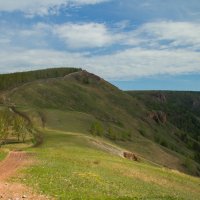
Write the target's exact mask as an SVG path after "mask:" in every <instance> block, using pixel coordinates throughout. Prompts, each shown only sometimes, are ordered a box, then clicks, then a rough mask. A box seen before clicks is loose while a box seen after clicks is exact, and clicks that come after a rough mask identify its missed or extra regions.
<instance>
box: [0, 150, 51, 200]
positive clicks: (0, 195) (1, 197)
mask: <svg viewBox="0 0 200 200" xmlns="http://www.w3.org/2000/svg"><path fill="white" fill-rule="evenodd" d="M30 162H31V156H30V155H29V154H27V153H26V152H20V151H18V152H17V151H16V152H11V153H9V155H8V156H7V158H6V159H5V160H4V161H2V162H0V200H8V199H10V200H20V199H27V200H33V199H34V200H47V199H50V198H48V197H46V196H43V195H38V194H36V193H35V192H33V190H32V189H31V188H28V187H26V186H24V185H22V184H20V183H12V182H7V179H9V178H11V177H12V176H14V175H16V174H17V170H18V169H20V168H21V167H24V166H25V165H27V164H29V163H30Z"/></svg>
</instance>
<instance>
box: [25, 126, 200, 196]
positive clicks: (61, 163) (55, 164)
mask: <svg viewBox="0 0 200 200" xmlns="http://www.w3.org/2000/svg"><path fill="white" fill-rule="evenodd" d="M43 132H44V135H45V143H44V144H43V145H42V146H40V147H39V148H34V149H30V151H32V152H35V153H37V160H38V162H37V165H35V166H32V167H31V168H29V169H27V170H26V171H25V172H26V173H25V174H26V176H25V177H23V182H24V183H25V184H28V185H30V186H32V187H34V188H36V189H39V190H40V191H42V192H43V193H46V194H49V195H51V196H53V197H55V198H56V199H106V200H107V199H148V200H149V199H169V200H172V199H186V200H188V199H194V200H197V199H198V198H199V193H200V188H199V184H200V180H199V179H198V178H194V177H190V176H187V175H184V174H181V173H179V172H177V171H173V170H167V169H164V168H159V167H153V166H152V165H149V164H145V163H143V162H140V163H137V162H133V161H128V160H125V159H123V158H120V157H118V156H114V155H111V154H108V153H106V152H103V151H101V150H99V149H98V148H97V147H95V145H94V144H93V143H92V142H91V138H90V137H87V136H85V135H83V134H77V133H71V132H63V131H59V130H48V129H46V130H43ZM95 140H98V138H96V139H95Z"/></svg>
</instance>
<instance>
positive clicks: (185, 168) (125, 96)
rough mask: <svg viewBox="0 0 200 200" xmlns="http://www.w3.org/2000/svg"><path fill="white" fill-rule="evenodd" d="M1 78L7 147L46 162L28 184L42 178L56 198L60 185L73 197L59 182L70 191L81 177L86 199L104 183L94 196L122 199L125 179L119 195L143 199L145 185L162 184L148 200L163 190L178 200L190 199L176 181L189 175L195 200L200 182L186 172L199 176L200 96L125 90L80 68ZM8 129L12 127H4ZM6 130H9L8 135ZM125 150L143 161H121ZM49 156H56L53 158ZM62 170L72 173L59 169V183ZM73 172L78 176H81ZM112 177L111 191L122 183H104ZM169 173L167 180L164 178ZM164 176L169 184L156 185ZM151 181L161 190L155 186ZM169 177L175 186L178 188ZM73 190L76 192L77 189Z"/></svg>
mask: <svg viewBox="0 0 200 200" xmlns="http://www.w3.org/2000/svg"><path fill="white" fill-rule="evenodd" d="M38 74H39V76H38ZM1 77H4V78H3V79H1ZM19 77H21V78H19ZM2 80H3V82H4V86H2V87H1V88H0V89H1V90H0V102H1V107H0V112H1V114H0V116H1V121H2V122H4V124H5V126H1V127H0V134H1V140H2V141H3V143H2V147H3V148H4V147H5V148H11V149H13V148H14V149H16V148H17V149H19V148H22V149H24V148H25V149H26V150H28V151H31V152H34V153H36V154H37V155H38V159H39V160H41V165H39V166H34V167H32V168H30V169H28V172H29V175H27V178H28V180H31V181H29V183H26V184H28V185H29V184H32V185H34V184H35V183H36V182H37V184H38V187H39V189H40V190H42V191H43V192H44V193H47V194H50V195H52V192H51V191H54V190H55V193H56V194H57V195H59V194H60V193H62V195H63V196H62V195H61V197H62V198H63V199H65V197H66V195H69V192H70V191H68V194H67V193H66V191H65V190H63V189H62V187H61V188H60V187H59V183H60V184H61V185H66V187H70V188H71V184H72V183H73V184H75V186H74V187H76V186H77V187H81V186H80V185H79V184H78V183H77V181H79V182H82V181H83V182H82V184H84V183H86V185H87V187H86V188H85V190H84V188H83V189H82V190H81V192H82V194H83V196H85V197H86V196H87V195H89V193H88V192H89V191H90V192H91V189H92V188H93V185H94V184H97V183H98V184H97V186H98V187H99V188H98V187H97V188H96V189H95V191H96V193H95V192H94V193H93V192H91V194H90V195H92V194H93V195H95V194H96V195H97V196H99V197H102V198H105V199H108V198H107V197H109V195H110V199H112V198H113V199H116V198H115V197H116V195H117V191H118V189H117V188H116V187H117V184H119V183H120V181H122V180H123V181H122V182H123V183H125V182H127V186H125V187H123V191H121V195H120V196H118V197H119V198H122V197H125V196H126V195H125V194H126V193H127V196H128V197H130V198H131V197H138V198H141V197H142V192H141V189H142V188H143V187H144V188H145V187H152V188H150V189H149V191H150V190H151V191H153V190H155V191H156V187H159V188H160V190H161V193H160V194H156V192H155V193H154V192H153V193H152V194H151V193H150V192H148V191H146V193H145V194H143V195H144V197H145V198H147V197H148V196H149V195H150V196H151V195H152V198H160V197H161V196H162V192H163V195H164V197H166V198H164V199H175V196H177V195H178V196H179V197H180V198H185V197H184V195H185V193H184V192H182V193H181V190H182V189H183V188H184V189H185V188H186V187H187V186H186V185H179V183H178V182H179V181H181V180H182V179H187V180H188V181H189V182H190V184H191V185H192V186H191V187H193V189H192V190H193V191H194V192H193V193H192V195H191V196H193V197H194V198H193V197H191V199H195V197H196V195H197V194H198V192H199V190H198V189H197V185H198V184H199V182H198V179H196V178H192V177H190V176H187V175H184V174H182V173H181V172H183V173H187V174H190V175H193V176H199V175H200V160H199V152H200V151H199V147H200V135H199V130H200V128H199V127H200V121H199V119H200V103H199V102H200V93H190V92H188V93H187V92H183V93H178V92H160V91H154V92H134V91H131V92H130V91H129V92H126V91H121V90H120V89H118V88H117V87H115V86H113V85H112V84H110V83H109V82H107V81H105V80H104V79H102V78H100V77H98V76H97V75H94V74H91V73H89V72H87V71H84V70H81V69H74V68H70V69H67V68H66V69H65V68H60V69H48V70H40V71H36V72H34V71H33V72H26V73H17V74H8V75H1V76H0V82H1V81H2ZM6 81H8V84H7V83H6ZM5 127H10V129H9V130H7V131H6V128H5ZM5 131H6V132H7V133H8V134H3V133H5ZM25 133H26V134H25ZM16 143H17V144H16ZM32 145H35V146H38V147H37V148H32V147H31V146H32ZM124 152H132V155H134V156H135V157H136V158H137V159H136V160H137V161H129V160H126V159H124V158H122V157H123V155H124ZM47 154H48V155H49V156H50V155H51V156H50V157H49V158H48V156H47ZM65 161H66V162H67V164H66V166H65ZM109 163H110V164H111V166H113V167H116V168H114V171H115V170H116V171H115V173H119V174H120V175H119V179H117V174H115V173H114V171H113V173H112V172H111V171H110V170H111V168H109V166H110V164H109ZM49 165H50V166H51V168H48V166H49ZM111 166H110V167H111ZM66 167H68V168H69V169H66ZM88 167H89V168H90V170H91V171H88V169H87V168H88ZM163 167H165V168H166V169H164V168H163ZM43 168H44V169H45V170H47V171H44V170H43ZM61 168H65V169H66V173H65V172H59V173H58V174H57V176H59V178H58V180H54V179H53V177H54V176H55V174H56V173H57V170H58V169H61ZM108 168H109V170H108ZM74 169H75V170H74ZM100 169H101V171H102V173H100V171H99V170H100ZM133 169H134V170H136V172H135V173H134V172H133ZM173 170H176V171H173ZM125 171H129V175H128V174H126V175H125V174H124V173H125ZM178 171H179V172H178ZM127 173H128V172H127ZM72 174H75V176H76V177H78V178H77V179H76V180H75V178H74V177H73V176H72ZM131 174H132V175H131ZM142 174H143V175H142ZM106 176H107V177H109V179H107V184H108V188H110V187H111V185H112V183H111V182H113V181H114V180H116V183H115V184H116V185H115V184H114V185H113V187H112V189H106V185H104V184H106V183H104V181H105V180H106ZM127 176H128V177H129V178H126V177H127ZM165 176H169V179H167V180H164V179H165V178H163V177H165ZM173 176H175V177H177V180H178V181H177V180H173V178H172V177H173ZM62 177H66V180H67V181H66V182H65V180H63V179H62ZM67 177H70V179H68V178H67ZM131 177H132V178H133V179H134V180H135V181H136V180H137V181H136V182H137V183H136V182H135V184H139V185H140V187H141V188H140V189H139V188H135V187H134V189H135V190H136V191H137V194H135V195H133V194H134V193H132V192H131V191H129V192H128V190H130V189H131V187H130V185H132V184H134V183H131V181H133V179H132V178H131ZM145 177H146V178H145ZM49 179H51V181H52V183H49V184H50V185H48V181H49ZM139 180H140V181H141V183H140V181H139ZM159 180H163V181H165V182H166V184H158V182H159ZM69 181H71V182H72V183H69ZM84 181H85V182H84ZM152 181H153V183H154V184H155V187H154V186H150V185H149V183H150V182H152ZM171 181H172V182H173V184H174V185H173V186H174V187H175V188H176V191H173V192H172V190H173V189H172V188H171V187H170V182H171ZM101 182H102V183H101ZM76 184H77V185H76ZM126 187H127V189H126ZM170 188H171V189H170ZM180 188H182V189H180ZM71 190H72V194H71V195H72V196H73V197H75V196H76V195H75V194H76V192H75V190H74V189H72V188H71ZM168 190H169V191H171V193H172V194H170V192H169V193H168V192H167V191H168ZM112 191H113V193H112ZM108 194H109V195H108ZM170 195H171V196H170ZM62 198H61V199H62ZM72 199H73V198H72ZM85 199H86V198H85ZM100 199H101V198H100ZM186 199H187V198H186Z"/></svg>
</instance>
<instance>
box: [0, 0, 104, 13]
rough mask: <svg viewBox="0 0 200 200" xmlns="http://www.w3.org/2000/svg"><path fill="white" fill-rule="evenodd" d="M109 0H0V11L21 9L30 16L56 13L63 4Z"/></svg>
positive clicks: (70, 4) (75, 4) (86, 3)
mask: <svg viewBox="0 0 200 200" xmlns="http://www.w3.org/2000/svg"><path fill="white" fill-rule="evenodd" d="M106 1H108V0H14V1H13V0H7V1H4V0H0V11H4V12H13V11H21V12H24V13H26V14H27V15H29V16H32V15H48V14H55V13H56V12H57V11H58V10H59V9H60V8H61V7H62V6H64V7H66V6H81V5H89V4H90V5H94V4H97V3H103V2H106Z"/></svg>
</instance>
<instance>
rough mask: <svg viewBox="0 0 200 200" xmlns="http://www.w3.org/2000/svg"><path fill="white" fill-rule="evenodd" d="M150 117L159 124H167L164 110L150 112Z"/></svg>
mask: <svg viewBox="0 0 200 200" xmlns="http://www.w3.org/2000/svg"><path fill="white" fill-rule="evenodd" d="M149 118H151V119H153V120H154V121H155V122H157V123H159V124H165V123H166V122H167V115H166V113H164V112H163V111H153V112H150V113H149Z"/></svg>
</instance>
